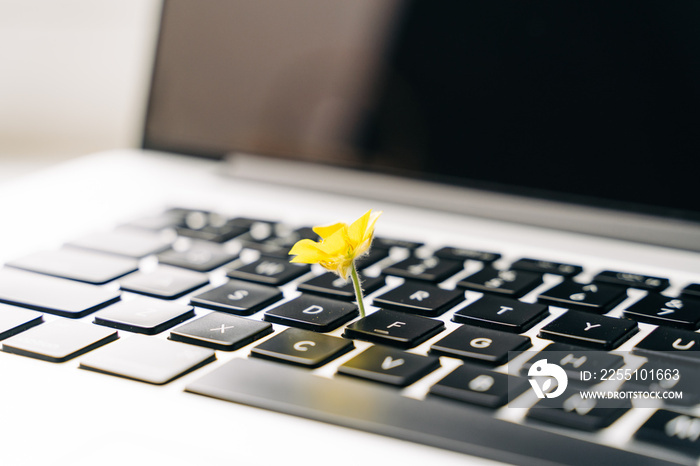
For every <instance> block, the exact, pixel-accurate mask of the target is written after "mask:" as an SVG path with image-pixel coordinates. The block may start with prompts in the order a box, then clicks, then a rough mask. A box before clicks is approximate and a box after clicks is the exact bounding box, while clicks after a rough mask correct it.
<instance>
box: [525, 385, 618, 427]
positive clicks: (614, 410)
mask: <svg viewBox="0 0 700 466" xmlns="http://www.w3.org/2000/svg"><path fill="white" fill-rule="evenodd" d="M631 407H632V404H631V402H630V401H629V400H628V399H612V398H605V399H593V398H583V397H582V396H581V395H580V393H578V392H574V393H571V394H569V395H564V396H559V397H556V398H545V399H543V400H540V401H539V402H538V403H537V405H535V406H534V407H533V408H531V409H530V411H528V414H527V417H528V418H530V419H537V420H539V421H544V422H548V423H552V424H558V425H562V426H566V427H570V428H572V429H579V430H584V431H588V432H592V431H595V430H599V429H602V428H604V427H608V426H609V425H610V424H612V423H613V422H614V421H616V420H617V419H618V418H619V417H620V416H622V415H623V414H624V413H625V412H627V411H628V410H629V409H630V408H631Z"/></svg>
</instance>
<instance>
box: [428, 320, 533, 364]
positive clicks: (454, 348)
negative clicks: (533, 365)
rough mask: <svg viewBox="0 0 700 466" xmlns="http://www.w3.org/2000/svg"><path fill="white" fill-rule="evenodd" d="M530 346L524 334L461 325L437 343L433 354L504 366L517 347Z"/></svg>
mask: <svg viewBox="0 0 700 466" xmlns="http://www.w3.org/2000/svg"><path fill="white" fill-rule="evenodd" d="M530 346H532V343H531V342H530V339H529V338H528V337H526V336H523V335H513V334H512V333H506V332H501V331H498V330H491V329H488V328H479V327H471V326H468V325H461V326H459V327H458V328H457V329H456V330H454V331H453V332H451V333H450V334H448V335H447V336H446V337H444V338H443V339H441V340H439V341H437V342H435V343H433V345H432V346H431V347H430V354H433V355H436V356H450V357H453V358H460V359H464V360H471V361H473V362H481V363H485V364H489V365H493V366H500V365H501V364H505V363H506V362H507V361H508V360H509V359H510V358H511V357H513V356H514V354H515V352H516V351H518V352H519V351H523V350H525V349H527V348H529V347H530ZM509 352H510V353H509Z"/></svg>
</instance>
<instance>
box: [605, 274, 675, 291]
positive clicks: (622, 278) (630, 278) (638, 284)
mask: <svg viewBox="0 0 700 466" xmlns="http://www.w3.org/2000/svg"><path fill="white" fill-rule="evenodd" d="M593 281H594V282H596V283H610V284H612V285H622V286H624V287H629V288H639V289H642V290H649V291H662V290H665V289H666V288H668V286H669V285H670V283H669V281H668V278H660V277H650V276H647V275H639V274H635V273H627V272H615V271H613V270H605V271H603V272H600V273H599V274H598V275H596V276H595V277H593Z"/></svg>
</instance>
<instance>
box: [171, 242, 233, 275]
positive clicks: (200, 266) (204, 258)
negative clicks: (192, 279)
mask: <svg viewBox="0 0 700 466" xmlns="http://www.w3.org/2000/svg"><path fill="white" fill-rule="evenodd" d="M236 257H237V256H236V254H232V253H230V252H228V251H227V250H226V249H225V248H224V247H223V246H221V245H219V244H216V243H208V242H205V241H193V242H192V243H190V244H189V245H188V246H187V247H186V248H185V249H170V250H168V251H165V252H162V253H160V254H158V262H160V263H161V264H168V265H174V266H176V267H182V268H185V269H190V270H195V271H197V272H209V271H210V270H213V269H216V268H218V267H221V266H222V265H224V264H227V263H229V262H231V261H233V260H234V259H236Z"/></svg>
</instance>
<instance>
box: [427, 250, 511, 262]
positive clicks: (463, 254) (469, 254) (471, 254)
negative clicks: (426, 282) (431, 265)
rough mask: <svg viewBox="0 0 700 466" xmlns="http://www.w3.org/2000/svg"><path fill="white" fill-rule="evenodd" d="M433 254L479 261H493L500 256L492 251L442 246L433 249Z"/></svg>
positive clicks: (460, 259)
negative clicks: (435, 249)
mask: <svg viewBox="0 0 700 466" xmlns="http://www.w3.org/2000/svg"><path fill="white" fill-rule="evenodd" d="M435 256H437V257H440V258H442V259H450V260H455V261H462V262H464V261H465V260H473V261H479V262H487V263H491V262H495V261H497V260H498V259H500V258H501V255H500V254H496V253H493V252H485V251H477V250H474V249H463V248H452V247H444V248H442V249H438V250H437V251H435Z"/></svg>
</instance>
